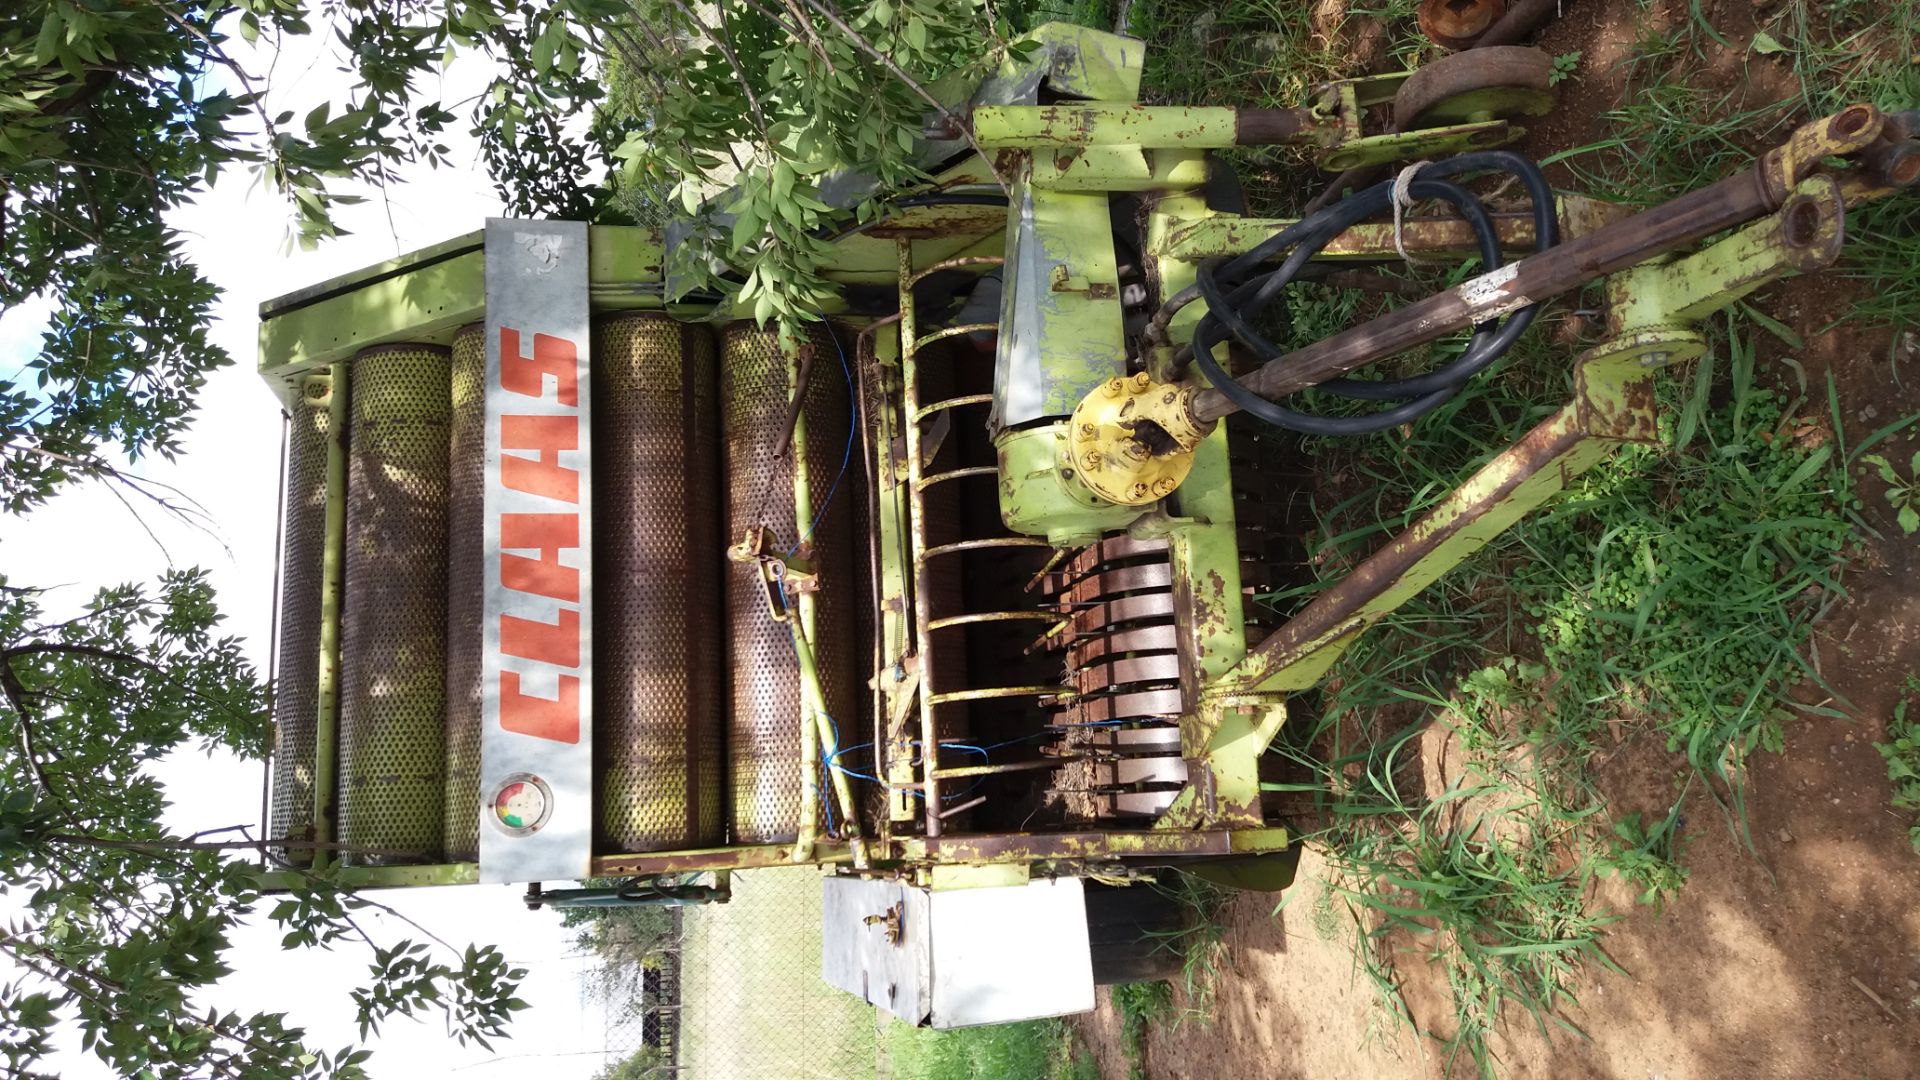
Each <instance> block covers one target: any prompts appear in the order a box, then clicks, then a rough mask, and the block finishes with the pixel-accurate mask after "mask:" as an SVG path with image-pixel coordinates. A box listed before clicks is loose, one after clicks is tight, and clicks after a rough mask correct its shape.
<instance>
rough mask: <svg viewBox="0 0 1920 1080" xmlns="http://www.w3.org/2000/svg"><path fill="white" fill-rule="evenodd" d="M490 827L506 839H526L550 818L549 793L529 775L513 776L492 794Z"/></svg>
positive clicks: (538, 781)
mask: <svg viewBox="0 0 1920 1080" xmlns="http://www.w3.org/2000/svg"><path fill="white" fill-rule="evenodd" d="M492 806H493V823H494V825H496V826H498V827H499V829H500V831H501V832H503V833H506V834H507V835H508V836H530V835H532V834H533V833H536V832H539V831H540V827H541V826H542V825H545V824H546V823H547V819H548V818H549V817H552V816H553V791H552V789H550V788H548V787H547V782H546V781H545V780H542V779H540V778H539V777H537V776H535V775H533V774H532V773H514V774H513V775H512V776H509V777H507V779H506V780H505V781H504V782H503V783H501V785H500V790H498V791H496V792H494V794H493V800H492Z"/></svg>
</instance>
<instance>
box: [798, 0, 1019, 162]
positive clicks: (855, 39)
mask: <svg viewBox="0 0 1920 1080" xmlns="http://www.w3.org/2000/svg"><path fill="white" fill-rule="evenodd" d="M800 2H801V3H803V4H805V5H806V6H807V7H808V8H809V9H811V10H812V11H813V12H814V13H815V14H817V15H819V16H820V17H821V18H823V19H825V20H827V21H828V22H829V23H832V24H833V28H834V29H836V30H838V31H840V33H842V34H844V35H845V36H846V39H847V40H848V41H850V42H852V43H853V47H854V48H856V49H859V50H860V51H861V52H863V53H866V54H867V55H868V56H871V57H872V58H873V59H874V60H875V61H876V62H878V63H879V65H880V66H881V67H883V68H886V69H887V72H888V73H889V74H891V75H892V76H893V77H894V78H896V79H899V80H900V81H901V82H902V83H903V84H905V85H906V87H907V89H909V90H912V91H913V92H914V93H916V94H918V95H920V98H921V100H923V101H925V102H926V103H927V104H929V105H931V106H933V107H934V110H935V111H937V112H938V113H939V114H940V117H941V119H943V120H945V121H947V123H948V124H950V125H951V126H952V127H953V128H954V129H955V130H956V131H958V132H960V135H961V137H962V138H964V139H966V140H967V145H968V146H971V147H973V152H974V153H976V154H979V155H980V160H981V162H983V163H984V164H985V165H986V167H987V173H988V174H989V175H991V176H992V177H993V179H994V182H995V183H997V184H999V185H1000V190H1001V191H1003V192H1006V193H1007V194H1008V195H1009V196H1011V195H1012V194H1013V191H1012V189H1011V188H1009V187H1008V186H1007V181H1006V178H1005V177H1003V176H1001V175H1000V170H999V169H997V168H995V167H994V164H993V156H992V155H991V154H988V153H987V152H986V151H985V150H984V149H982V148H981V146H980V143H979V142H978V141H977V140H975V139H974V137H973V121H972V120H970V119H968V118H966V117H962V116H956V115H955V114H954V112H953V110H951V109H949V108H947V107H946V105H944V104H943V103H941V101H940V99H939V98H936V97H934V96H933V95H932V94H931V93H929V92H928V91H927V88H926V87H924V86H922V85H920V83H919V81H918V80H916V79H915V78H914V77H913V76H911V75H909V74H907V73H906V72H905V71H903V70H901V68H900V65H899V64H896V63H894V62H893V58H892V57H890V56H888V55H887V54H885V53H883V52H881V51H880V50H879V49H876V48H874V47H873V44H872V43H871V42H869V41H868V40H867V39H866V38H864V37H861V36H860V34H859V32H858V31H856V30H854V28H853V27H851V26H848V25H847V24H846V21H845V20H843V19H841V18H840V16H839V15H838V14H837V13H835V12H834V10H833V9H832V8H829V7H827V6H826V5H824V4H822V3H820V0H800Z"/></svg>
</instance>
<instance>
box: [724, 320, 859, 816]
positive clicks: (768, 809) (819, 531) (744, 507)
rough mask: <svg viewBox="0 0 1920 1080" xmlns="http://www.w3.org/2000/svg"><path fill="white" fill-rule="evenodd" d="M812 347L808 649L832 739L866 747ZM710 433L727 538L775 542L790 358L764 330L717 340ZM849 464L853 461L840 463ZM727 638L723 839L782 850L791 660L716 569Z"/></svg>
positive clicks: (775, 628) (792, 810) (830, 422)
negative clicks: (719, 460)
mask: <svg viewBox="0 0 1920 1080" xmlns="http://www.w3.org/2000/svg"><path fill="white" fill-rule="evenodd" d="M810 336H811V340H812V343H813V348H814V350H815V359H814V362H813V365H812V372H811V374H810V375H809V378H808V383H809V385H808V388H807V394H806V399H805V408H804V410H803V415H804V420H805V429H806V447H805V453H804V458H805V461H804V464H805V467H806V470H807V490H808V492H809V493H810V497H811V499H812V501H813V505H814V508H815V510H816V511H818V510H819V509H820V508H822V507H825V510H826V512H825V515H824V516H823V517H822V518H821V520H820V522H819V524H817V525H816V526H814V529H813V533H812V535H811V536H810V537H808V539H807V541H806V543H805V545H804V546H803V548H802V554H803V555H804V554H806V553H807V552H809V551H810V552H811V553H812V558H813V559H814V560H815V565H816V567H817V569H818V571H819V573H820V576H821V581H822V587H821V591H820V592H819V593H818V594H817V601H816V609H815V610H816V615H815V622H814V635H813V649H814V654H815V657H816V659H817V662H818V666H819V669H820V678H821V682H822V684H823V686H822V690H823V691H824V694H825V697H826V702H827V708H828V711H829V712H830V713H831V715H832V716H833V717H834V718H835V720H836V721H838V722H839V727H840V741H841V743H842V745H850V744H854V743H861V742H865V741H867V737H866V736H865V735H864V734H863V733H862V732H861V731H860V730H859V728H858V726H857V724H855V723H854V722H853V721H852V719H851V718H853V717H854V716H856V715H857V710H856V709H855V707H854V693H855V687H856V686H857V685H858V684H859V682H860V679H859V677H858V675H857V671H859V670H861V669H864V667H865V666H866V660H865V658H864V657H863V655H862V654H863V652H864V650H863V648H862V646H861V643H860V642H858V641H856V640H855V632H854V628H853V624H854V616H853V604H854V603H856V602H858V600H859V598H858V597H856V596H855V595H853V569H852V558H853V556H854V551H853V543H852V539H853V538H852V528H853V506H852V499H853V498H854V495H853V493H852V491H851V489H850V488H849V486H848V484H847V483H846V482H845V480H844V478H843V479H842V480H841V483H840V484H839V490H838V491H837V493H834V494H833V500H832V502H831V503H828V501H827V500H828V496H829V493H830V492H832V491H833V489H834V486H835V483H834V482H835V478H836V477H838V476H839V474H840V471H841V464H842V462H843V461H844V460H845V459H846V448H847V435H848V432H849V430H850V425H849V414H848V405H849V403H848V400H847V381H846V377H845V376H844V375H843V374H842V372H841V367H840V360H839V353H838V352H837V351H836V346H835V344H834V341H833V339H832V337H830V336H829V334H828V332H827V329H826V328H825V327H824V326H821V325H819V324H815V325H814V326H813V327H812V328H811V330H810ZM721 354H722V355H721V361H722V363H721V370H720V403H721V404H720V408H721V430H722V432H723V433H724V434H723V437H724V439H725V441H726V460H727V536H728V541H729V542H738V540H739V538H740V536H741V535H742V534H743V533H745V532H746V530H747V529H749V528H752V527H754V526H757V525H766V526H767V527H768V528H770V529H772V530H773V532H774V535H775V537H776V539H777V540H778V541H779V542H780V543H781V544H782V545H784V546H789V547H790V546H792V545H793V543H794V542H795V539H796V538H797V537H799V536H800V534H801V532H802V531H803V530H804V528H805V527H806V525H805V523H800V524H799V525H798V526H796V523H795V521H794V512H793V482H794V472H793V460H792V459H791V458H788V457H783V456H781V455H780V454H779V453H778V450H779V443H780V437H781V433H782V432H783V431H784V430H785V428H786V419H787V409H788V396H789V392H790V391H789V387H790V385H791V384H792V382H793V381H794V379H795V375H794V372H793V370H792V369H793V368H794V367H795V366H796V365H795V364H794V362H793V361H790V360H788V359H787V358H786V357H784V356H782V355H781V353H780V346H779V341H778V338H777V336H776V335H775V333H774V331H772V330H760V329H756V328H755V327H754V326H753V324H751V323H734V324H732V325H730V326H728V327H727V328H726V331H725V334H724V335H723V338H722V349H721ZM849 468H850V469H857V468H859V463H858V462H853V463H851V464H850V465H849ZM726 574H727V579H726V580H727V588H726V627H727V643H728V646H729V648H730V649H731V650H732V655H731V656H730V658H729V661H728V670H729V672H730V674H731V679H732V682H731V687H730V700H731V703H732V708H731V709H730V710H729V712H728V716H727V792H728V807H729V811H730V817H731V820H732V826H733V829H732V831H733V841H734V842H735V843H740V844H771V843H784V842H786V841H789V840H792V839H793V838H794V836H795V835H796V834H797V833H798V831H799V814H800V663H799V660H798V659H797V658H796V657H795V656H794V653H793V641H792V639H791V638H790V637H789V636H788V632H787V628H786V627H784V626H781V625H779V624H777V623H775V622H774V621H773V620H772V618H771V617H769V615H768V614H767V601H766V594H765V592H764V591H763V590H762V589H761V587H760V584H759V581H758V578H757V576H756V574H755V572H754V570H753V568H751V567H747V566H741V565H732V564H730V565H729V566H728V567H727V570H726Z"/></svg>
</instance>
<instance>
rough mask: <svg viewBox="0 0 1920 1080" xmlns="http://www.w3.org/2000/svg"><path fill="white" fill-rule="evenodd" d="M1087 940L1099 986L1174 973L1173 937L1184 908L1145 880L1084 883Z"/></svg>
mask: <svg viewBox="0 0 1920 1080" xmlns="http://www.w3.org/2000/svg"><path fill="white" fill-rule="evenodd" d="M1086 896H1087V942H1088V944H1089V945H1090V946H1092V949H1093V981H1094V983H1095V984H1096V985H1099V986H1113V985H1116V984H1118V983H1136V982H1152V981H1153V980H1155V979H1170V978H1173V977H1174V976H1176V975H1178V974H1180V968H1181V965H1182V964H1183V963H1184V962H1185V958H1184V957H1182V956H1181V954H1180V948H1179V938H1180V933H1181V931H1183V930H1185V929H1186V928H1187V909H1186V908H1185V907H1184V906H1183V905H1181V904H1180V902H1179V901H1177V900H1175V899H1174V898H1173V897H1171V896H1169V895H1167V893H1166V892H1164V891H1162V890H1160V889H1157V888H1154V887H1153V886H1151V885H1144V884H1142V885H1124V886H1115V885H1101V884H1098V883H1096V882H1092V881H1089V882H1087V883H1086Z"/></svg>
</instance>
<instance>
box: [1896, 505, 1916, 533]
mask: <svg viewBox="0 0 1920 1080" xmlns="http://www.w3.org/2000/svg"><path fill="white" fill-rule="evenodd" d="M1899 521H1900V531H1901V532H1904V533H1906V534H1907V535H1908V536H1912V535H1913V534H1914V533H1915V532H1920V510H1915V509H1914V508H1913V504H1912V503H1908V504H1907V505H1905V506H1903V507H1901V508H1900V514H1899Z"/></svg>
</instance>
